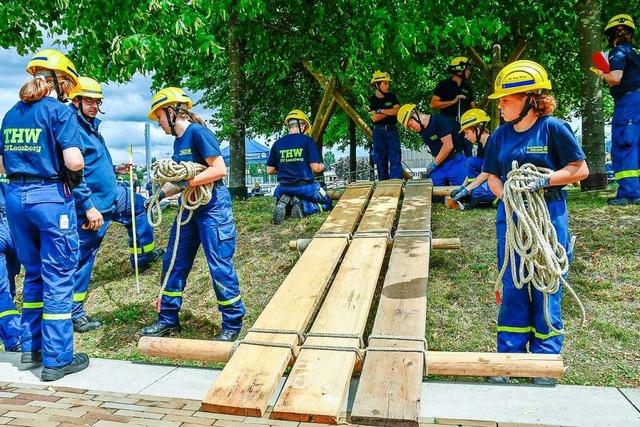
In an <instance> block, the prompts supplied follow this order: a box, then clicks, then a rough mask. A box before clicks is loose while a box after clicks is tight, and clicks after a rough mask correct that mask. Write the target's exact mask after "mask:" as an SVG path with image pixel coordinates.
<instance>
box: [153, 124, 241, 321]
mask: <svg viewBox="0 0 640 427" xmlns="http://www.w3.org/2000/svg"><path fill="white" fill-rule="evenodd" d="M221 155H222V153H221V152H220V146H219V144H218V140H217V139H216V137H215V136H214V135H213V133H212V132H211V131H210V130H209V129H207V128H206V127H205V126H202V125H200V124H197V123H192V124H190V125H189V126H188V127H187V129H186V130H185V132H184V133H183V134H182V135H181V136H179V137H177V138H176V140H175V141H174V143H173V156H172V159H173V160H174V161H175V162H194V163H199V164H201V165H203V166H208V164H207V162H206V159H208V158H210V157H219V156H221ZM180 203H183V200H182V198H180ZM187 216H188V211H187V210H185V211H184V213H183V215H182V218H177V217H176V220H175V221H174V223H173V227H172V228H171V234H170V235H169V243H168V245H167V252H166V254H165V256H164V260H163V263H162V277H163V278H164V277H165V275H166V274H167V272H168V270H169V265H170V264H171V259H172V257H174V256H175V264H174V266H173V268H172V269H171V272H170V273H169V277H168V279H167V286H166V288H165V290H164V292H163V294H162V299H161V306H160V314H159V315H158V323H159V324H160V325H170V326H172V325H178V324H179V319H178V312H179V311H180V306H181V305H182V293H183V292H184V288H185V285H186V284H187V276H188V275H189V271H191V267H192V266H193V261H194V260H195V257H196V253H197V251H198V248H199V247H200V245H201V244H202V248H203V252H204V255H205V257H206V259H207V263H208V264H209V270H210V272H211V277H212V279H213V290H214V291H215V294H216V298H217V299H218V309H219V310H220V313H221V314H222V329H223V330H228V331H233V332H238V331H240V329H241V328H242V318H243V317H244V314H245V308H244V304H243V303H242V299H241V297H240V285H239V283H238V276H237V274H236V270H235V268H234V265H233V255H234V253H235V250H236V226H235V224H234V222H233V212H232V211H231V195H230V194H229V190H228V189H227V187H225V186H224V184H223V183H222V180H218V181H216V182H215V185H214V187H213V196H212V198H211V201H210V202H209V203H207V204H206V205H204V206H200V207H198V208H197V209H196V210H194V211H193V216H192V217H191V220H190V221H189V222H188V223H186V224H183V225H181V226H180V241H179V242H178V243H179V244H178V248H177V250H175V253H174V244H175V241H176V227H177V223H178V221H184V220H185V219H186V218H187Z"/></svg>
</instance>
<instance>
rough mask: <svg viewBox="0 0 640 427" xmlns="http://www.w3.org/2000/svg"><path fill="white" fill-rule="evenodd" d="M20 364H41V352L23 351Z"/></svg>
mask: <svg viewBox="0 0 640 427" xmlns="http://www.w3.org/2000/svg"><path fill="white" fill-rule="evenodd" d="M20 362H22V363H40V362H42V352H41V351H24V352H22V355H21V356H20Z"/></svg>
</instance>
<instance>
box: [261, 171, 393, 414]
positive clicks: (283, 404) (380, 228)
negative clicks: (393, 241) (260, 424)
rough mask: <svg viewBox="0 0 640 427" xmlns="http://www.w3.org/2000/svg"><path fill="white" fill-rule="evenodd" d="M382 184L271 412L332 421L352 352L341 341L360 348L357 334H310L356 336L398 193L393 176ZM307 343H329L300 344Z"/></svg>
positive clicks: (360, 329) (366, 310)
mask: <svg viewBox="0 0 640 427" xmlns="http://www.w3.org/2000/svg"><path fill="white" fill-rule="evenodd" d="M385 184H386V185H378V186H377V187H376V190H375V191H374V194H373V196H372V197H371V201H370V203H369V206H368V207H367V210H366V212H365V214H364V216H363V218H362V221H361V223H360V226H359V227H358V231H357V232H356V234H355V236H354V239H353V241H352V242H351V245H350V246H349V249H348V250H347V253H346V255H345V257H344V260H343V262H342V264H341V266H340V268H339V270H338V273H337V274H336V277H335V279H334V281H333V284H332V286H331V288H330V290H329V292H328V294H327V297H326V298H325V301H324V303H323V304H322V307H321V308H320V311H319V312H318V315H317V317H316V319H315V321H314V323H313V326H312V327H311V330H310V333H309V336H307V338H306V340H305V345H304V346H302V348H301V349H300V353H299V355H298V357H297V359H296V362H295V363H294V366H293V368H292V370H291V373H290V374H289V377H288V379H287V381H286V383H285V386H284V388H283V390H282V393H281V394H280V396H279V398H278V400H277V402H276V405H275V406H274V408H273V412H272V417H273V418H277V419H286V420H296V421H314V422H322V423H331V424H335V423H336V422H337V421H338V418H339V416H340V410H341V408H342V403H343V402H344V399H345V397H346V394H347V391H348V389H349V382H350V380H351V375H352V373H353V368H354V365H355V363H356V357H357V356H356V353H355V352H353V351H348V350H346V349H345V347H355V348H358V349H359V348H361V346H360V339H359V338H345V337H337V336H333V337H318V336H313V334H355V335H356V336H358V337H362V334H363V332H364V328H365V325H366V321H367V316H368V313H369V310H370V308H371V303H372V301H373V296H374V293H375V289H376V285H377V283H378V277H379V275H380V273H381V269H382V265H383V262H384V257H385V254H386V251H387V247H388V235H389V233H390V232H391V228H392V226H393V223H394V220H395V215H396V211H397V206H398V201H399V199H400V195H401V193H402V185H401V183H400V182H399V181H398V182H396V183H392V184H390V183H385ZM372 233H376V234H377V236H376V235H374V234H372ZM363 236H364V237H363ZM308 345H311V346H325V347H326V346H330V347H333V348H331V349H329V348H325V349H312V348H306V347H305V346H308Z"/></svg>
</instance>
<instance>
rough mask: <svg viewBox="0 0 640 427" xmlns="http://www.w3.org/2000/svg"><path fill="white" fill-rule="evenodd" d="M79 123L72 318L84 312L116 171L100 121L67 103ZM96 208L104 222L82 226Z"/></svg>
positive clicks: (112, 199) (111, 206)
mask: <svg viewBox="0 0 640 427" xmlns="http://www.w3.org/2000/svg"><path fill="white" fill-rule="evenodd" d="M71 110H72V111H73V112H74V114H75V115H76V117H77V120H78V124H79V125H80V138H81V139H82V146H83V149H84V153H83V155H84V177H83V180H82V183H81V184H80V185H79V186H78V187H76V188H75V189H74V190H73V198H74V199H75V202H76V216H77V227H78V235H79V237H80V253H79V259H78V269H77V270H76V274H75V288H74V290H73V311H72V313H73V319H78V318H80V317H82V316H84V315H86V313H85V311H84V301H85V299H86V297H87V290H88V289H89V283H90V281H91V272H92V271H93V265H94V263H95V260H96V255H97V253H98V250H99V249H100V245H101V244H102V240H103V239H104V236H105V234H107V229H108V228H109V223H110V222H111V215H112V213H113V209H114V205H115V198H116V174H115V171H114V169H113V162H112V160H111V154H110V153H109V150H108V149H107V145H106V143H105V141H104V138H103V137H102V135H101V134H100V132H99V131H98V127H99V126H100V120H99V119H98V118H94V119H92V120H87V119H86V118H85V117H84V116H83V115H82V114H80V112H79V111H78V109H77V108H75V107H74V106H71ZM91 208H96V209H97V210H98V211H99V212H100V213H101V214H102V218H103V219H104V224H103V225H102V227H100V228H99V229H98V230H96V231H94V230H91V229H89V228H86V227H83V225H86V224H87V223H88V220H87V215H86V212H87V211H88V210H89V209H91Z"/></svg>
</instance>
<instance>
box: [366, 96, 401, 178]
mask: <svg viewBox="0 0 640 427" xmlns="http://www.w3.org/2000/svg"><path fill="white" fill-rule="evenodd" d="M395 105H400V101H398V97H397V96H396V95H395V94H393V93H390V92H387V93H384V94H383V97H382V98H378V97H377V96H376V95H373V96H372V97H371V98H369V111H376V110H378V109H380V110H386V109H389V108H393V107H394V106H395ZM396 126H397V120H396V116H387V117H385V118H384V119H382V120H379V121H377V122H375V123H374V124H373V163H374V164H375V165H376V168H377V169H378V180H379V181H384V180H387V179H402V149H401V148H400V136H399V135H398V129H397V127H396Z"/></svg>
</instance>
